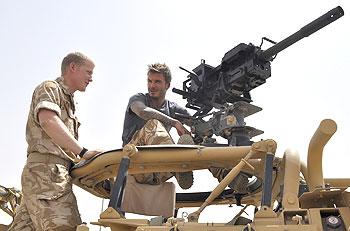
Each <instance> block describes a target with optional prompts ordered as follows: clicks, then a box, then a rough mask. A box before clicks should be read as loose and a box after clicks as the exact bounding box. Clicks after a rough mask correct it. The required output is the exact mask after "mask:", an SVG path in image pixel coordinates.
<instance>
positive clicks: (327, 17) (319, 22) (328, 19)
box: [259, 6, 344, 61]
mask: <svg viewBox="0 0 350 231" xmlns="http://www.w3.org/2000/svg"><path fill="white" fill-rule="evenodd" d="M343 15H344V11H343V9H342V8H341V7H340V6H338V7H335V8H334V9H332V10H330V11H328V12H327V13H325V14H324V15H322V16H321V17H319V18H317V19H315V20H314V21H312V22H310V23H309V24H307V25H306V26H304V27H303V28H301V29H300V30H299V31H297V32H295V33H294V34H292V35H290V36H289V37H287V38H285V39H284V40H282V41H281V42H279V43H277V44H275V45H274V46H272V47H270V48H269V49H267V50H265V51H263V52H262V53H261V54H260V56H259V58H260V59H262V60H265V61H271V60H272V59H273V56H275V55H276V54H277V53H279V52H280V51H282V50H284V49H286V48H287V47H289V46H290V45H292V44H294V43H296V42H298V41H299V40H301V39H302V38H304V37H308V36H309V35H311V34H313V33H315V32H316V31H318V30H319V29H321V28H323V27H325V26H327V25H328V24H330V23H332V22H334V21H335V20H337V19H338V18H340V17H342V16H343Z"/></svg>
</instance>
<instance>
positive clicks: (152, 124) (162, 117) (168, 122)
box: [122, 63, 193, 189]
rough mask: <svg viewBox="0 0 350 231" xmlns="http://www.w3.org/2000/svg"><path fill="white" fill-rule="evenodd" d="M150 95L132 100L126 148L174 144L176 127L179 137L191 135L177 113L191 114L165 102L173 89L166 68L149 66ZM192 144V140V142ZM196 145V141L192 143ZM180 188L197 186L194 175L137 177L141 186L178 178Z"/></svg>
mask: <svg viewBox="0 0 350 231" xmlns="http://www.w3.org/2000/svg"><path fill="white" fill-rule="evenodd" d="M147 81H148V85H147V86H148V93H147V94H143V93H139V94H136V95H133V96H132V97H131V98H130V99H129V104H128V106H127V109H126V112H125V119H124V129H123V135H122V139H123V146H124V145H126V144H128V143H130V144H135V145H153V144H174V141H173V139H172V138H171V136H170V134H169V130H170V129H171V128H172V127H174V128H175V129H176V130H177V133H178V134H179V136H180V137H181V136H183V137H184V136H186V134H187V136H188V137H190V136H189V135H188V134H189V133H190V132H189V131H188V130H187V129H186V128H185V127H184V126H183V124H182V123H181V122H180V120H181V119H180V118H178V117H177V115H176V114H177V113H179V114H184V115H189V113H188V112H187V110H186V109H185V108H183V107H180V106H179V105H178V104H176V103H175V102H171V101H169V100H166V99H165V94H166V92H167V90H168V89H169V87H170V82H171V73H170V69H169V67H168V66H167V65H165V64H160V63H155V64H152V65H149V66H148V72H147ZM191 141H192V140H191ZM192 142H193V141H192ZM174 175H175V177H176V179H177V180H178V183H179V185H180V187H182V188H183V189H188V188H190V187H191V186H192V183H193V173H192V172H185V173H149V174H137V175H134V177H135V179H136V181H137V182H138V183H145V184H153V185H156V184H160V183H162V182H164V181H166V180H167V179H169V178H170V177H172V176H174Z"/></svg>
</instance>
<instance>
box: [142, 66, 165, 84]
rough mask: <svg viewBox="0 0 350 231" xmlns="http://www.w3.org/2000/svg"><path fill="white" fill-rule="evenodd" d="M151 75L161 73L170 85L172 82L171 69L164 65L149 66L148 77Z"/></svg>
mask: <svg viewBox="0 0 350 231" xmlns="http://www.w3.org/2000/svg"><path fill="white" fill-rule="evenodd" d="M150 73H160V74H163V76H164V78H165V82H167V83H170V82H171V72H170V69H169V67H168V66H167V65H166V64H165V63H163V64H161V63H154V64H150V65H148V71H147V75H149V74H150Z"/></svg>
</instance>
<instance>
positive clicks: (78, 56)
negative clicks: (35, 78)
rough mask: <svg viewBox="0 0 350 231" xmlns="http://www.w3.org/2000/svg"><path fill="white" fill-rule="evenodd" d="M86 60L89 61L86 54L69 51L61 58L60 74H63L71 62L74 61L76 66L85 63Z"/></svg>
mask: <svg viewBox="0 0 350 231" xmlns="http://www.w3.org/2000/svg"><path fill="white" fill-rule="evenodd" d="M87 61H90V62H92V61H91V59H89V58H88V57H87V56H86V55H84V54H82V53H80V52H72V53H69V54H68V55H67V56H66V57H64V58H63V60H62V65H61V74H62V75H64V74H65V73H66V71H67V67H68V66H69V64H71V63H75V64H77V65H78V66H80V65H83V64H85V63H86V62H87Z"/></svg>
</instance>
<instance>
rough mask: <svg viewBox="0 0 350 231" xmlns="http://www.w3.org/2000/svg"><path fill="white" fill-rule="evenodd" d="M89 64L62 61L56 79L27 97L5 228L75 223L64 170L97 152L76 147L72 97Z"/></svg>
mask: <svg viewBox="0 0 350 231" xmlns="http://www.w3.org/2000/svg"><path fill="white" fill-rule="evenodd" d="M93 69H94V63H93V62H92V61H91V60H90V59H89V58H88V57H86V56H85V55H83V54H81V53H78V52H76V53H70V54H68V55H67V56H66V57H65V58H64V59H63V61H62V66H61V72H62V76H61V77H59V78H57V79H56V80H54V81H45V82H43V83H42V84H40V85H39V86H38V87H37V88H36V89H35V90H34V93H33V96H32V102H31V106H30V111H29V115H28V121H27V128H26V140H27V143H28V149H27V163H26V165H25V166H24V169H23V173H22V179H21V182H22V193H23V199H22V202H21V205H20V207H19V208H18V210H17V213H16V216H15V218H14V222H13V224H12V226H11V227H10V229H9V230H22V231H26V230H37V231H39V230H65V231H67V230H75V229H76V226H77V225H79V224H81V218H80V214H79V211H78V207H77V202H76V198H75V195H74V194H73V191H72V179H71V177H70V176H69V169H70V167H71V165H72V163H73V161H74V160H78V159H80V158H83V159H89V158H91V157H93V156H94V155H96V154H97V153H99V151H97V150H90V151H88V150H87V149H85V148H84V147H83V146H82V145H80V144H79V143H78V141H77V140H78V127H79V122H78V119H77V117H76V116H75V104H74V98H73V93H74V92H75V91H77V90H78V91H85V89H86V87H87V86H88V84H89V83H90V82H91V81H92V74H93Z"/></svg>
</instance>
